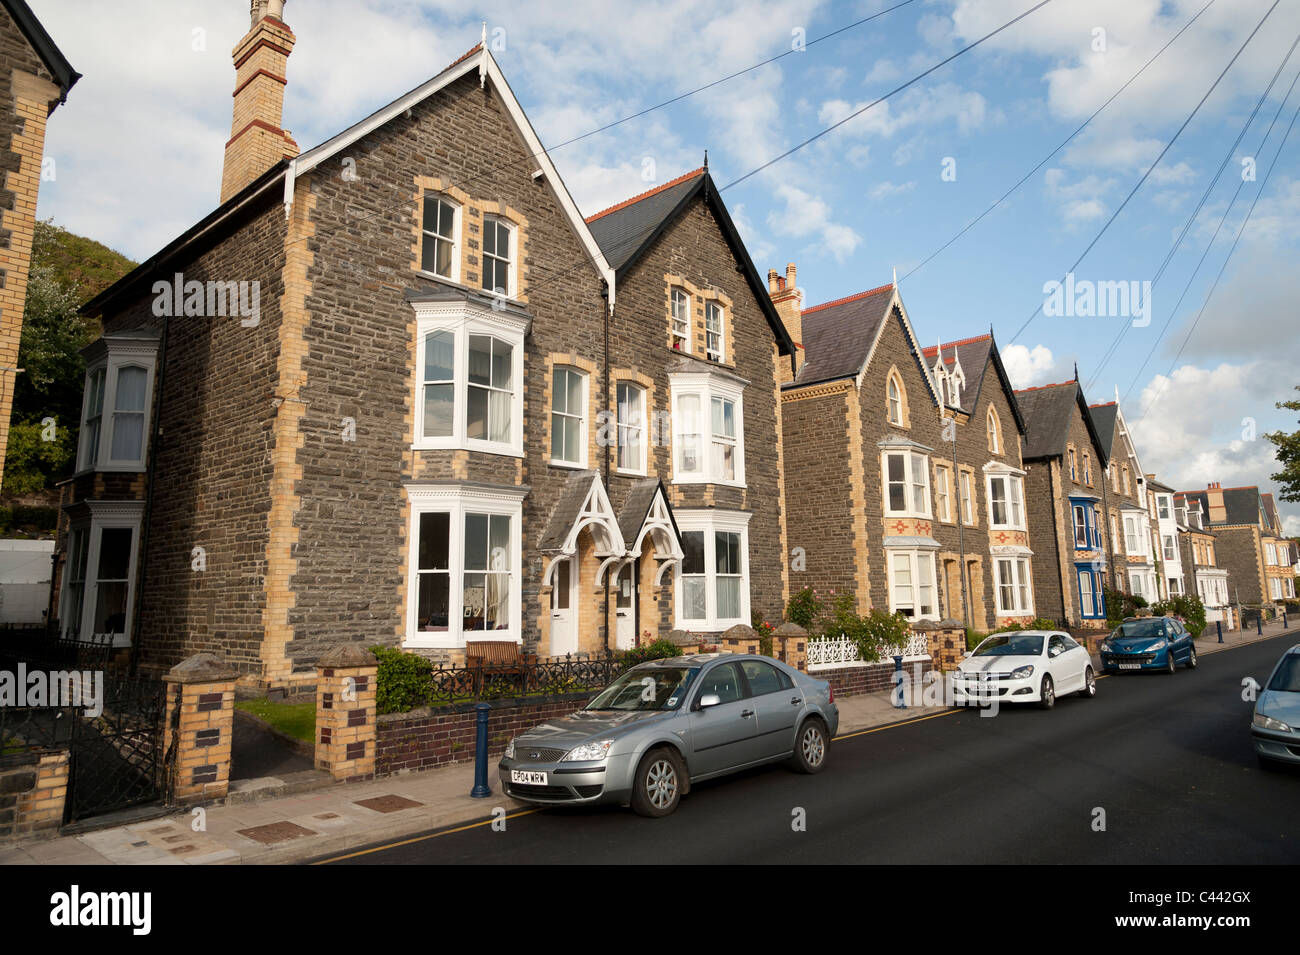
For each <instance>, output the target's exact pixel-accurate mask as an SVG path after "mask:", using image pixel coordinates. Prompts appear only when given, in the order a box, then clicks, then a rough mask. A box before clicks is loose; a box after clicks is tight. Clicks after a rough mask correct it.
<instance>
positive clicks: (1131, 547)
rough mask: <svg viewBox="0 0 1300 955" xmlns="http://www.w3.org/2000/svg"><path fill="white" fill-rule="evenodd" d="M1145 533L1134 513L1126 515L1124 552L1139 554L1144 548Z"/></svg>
mask: <svg viewBox="0 0 1300 955" xmlns="http://www.w3.org/2000/svg"><path fill="white" fill-rule="evenodd" d="M1143 543H1144V541H1143V534H1142V531H1141V528H1139V527H1138V519H1137V518H1136V517H1135V516H1133V515H1132V514H1125V515H1124V553H1126V554H1132V555H1133V556H1138V555H1141V554H1143V553H1145V551H1144V550H1143Z"/></svg>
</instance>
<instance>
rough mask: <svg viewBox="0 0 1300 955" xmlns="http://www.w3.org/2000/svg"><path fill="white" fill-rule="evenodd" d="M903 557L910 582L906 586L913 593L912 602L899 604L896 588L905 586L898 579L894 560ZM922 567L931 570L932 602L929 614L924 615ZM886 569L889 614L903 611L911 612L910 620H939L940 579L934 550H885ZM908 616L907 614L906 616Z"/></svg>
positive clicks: (891, 548) (894, 548) (889, 548)
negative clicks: (922, 608) (921, 590)
mask: <svg viewBox="0 0 1300 955" xmlns="http://www.w3.org/2000/svg"><path fill="white" fill-rule="evenodd" d="M896 557H901V558H904V559H906V560H907V562H908V572H909V578H910V582H909V583H908V584H907V585H906V586H907V587H908V588H909V589H910V590H911V591H912V598H911V601H910V602H899V601H898V600H897V597H898V594H897V592H896V588H897V587H900V586H903V585H902V584H899V583H898V581H897V579H896V568H895V566H894V558H896ZM922 565H924V566H925V567H926V568H928V569H929V572H930V584H929V588H930V600H931V607H930V612H929V613H922V612H921V611H920V609H919V606H918V605H919V604H920V588H921V583H920V576H921V575H920V570H921V567H922ZM885 568H886V571H887V578H888V587H889V612H890V613H898V612H900V611H903V610H911V611H912V615H911V616H910V617H908V619H909V620H938V619H939V617H940V613H939V578H938V574H937V573H936V569H935V559H934V551H932V550H908V549H905V548H900V547H887V548H885ZM904 616H906V614H904Z"/></svg>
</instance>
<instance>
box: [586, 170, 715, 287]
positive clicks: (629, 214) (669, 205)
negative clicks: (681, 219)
mask: <svg viewBox="0 0 1300 955" xmlns="http://www.w3.org/2000/svg"><path fill="white" fill-rule="evenodd" d="M704 172H705V170H704V167H703V166H701V167H700V168H699V169H695V170H693V171H691V172H688V173H686V174H685V175H682V176H678V177H677V178H676V179H673V180H671V181H669V182H665V183H664V184H663V185H662V186H658V187H656V188H654V189H650V190H648V191H646V192H643V193H641V194H640V195H637V196H633V197H632V198H631V199H624V200H623V201H622V202H620V203H618V204H617V205H613V206H610V207H609V208H608V209H605V210H603V211H601V212H597V213H596V214H595V215H593V216H587V220H586V221H587V225H588V226H589V227H590V228H591V234H592V235H594V236H595V237H596V242H597V243H598V244H599V245H600V248H601V251H602V252H604V253H605V258H606V259H607V260H608V261H609V264H610V265H612V266H613V267H614V268H615V269H616V270H620V271H621V270H622V269H623V268H624V266H626V265H628V264H629V263H631V262H632V261H633V260H635V259H637V258H639V257H640V254H641V252H642V251H643V250H644V249H645V247H646V246H647V245H649V242H650V239H651V238H652V237H653V236H655V235H657V234H658V233H659V231H660V230H661V227H662V226H663V225H665V224H666V223H667V222H668V220H669V219H671V218H672V216H673V214H674V213H675V212H676V210H677V208H678V206H680V205H682V204H683V200H684V199H686V198H687V197H688V196H691V195H693V194H694V192H695V188H696V186H697V185H699V183H698V182H697V181H696V180H698V179H701V178H702V177H703V176H704Z"/></svg>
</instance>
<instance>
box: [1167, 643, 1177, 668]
mask: <svg viewBox="0 0 1300 955" xmlns="http://www.w3.org/2000/svg"><path fill="white" fill-rule="evenodd" d="M1165 672H1166V673H1177V672H1178V662H1177V661H1176V660H1174V648H1173V647H1169V648H1168V649H1167V650H1165Z"/></svg>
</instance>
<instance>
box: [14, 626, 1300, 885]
mask: <svg viewBox="0 0 1300 955" xmlns="http://www.w3.org/2000/svg"><path fill="white" fill-rule="evenodd" d="M1297 623H1300V621H1297ZM1282 632H1283V628H1282V625H1281V623H1280V622H1278V623H1274V624H1266V625H1265V626H1264V633H1263V635H1262V636H1259V635H1257V634H1256V632H1255V630H1254V629H1253V628H1252V629H1248V630H1246V631H1245V632H1238V631H1233V632H1231V633H1229V632H1225V633H1224V636H1223V639H1224V643H1223V644H1222V645H1220V644H1218V643H1217V637H1216V635H1215V632H1214V629H1213V627H1211V628H1210V629H1209V630H1208V631H1207V633H1206V635H1205V636H1203V637H1202V638H1201V639H1200V640H1198V641H1197V649H1198V651H1199V652H1200V653H1214V652H1217V651H1219V650H1227V649H1231V648H1233V647H1237V646H1242V645H1244V644H1246V643H1252V642H1255V641H1256V640H1261V639H1263V640H1267V639H1269V638H1271V637H1276V636H1278V635H1279V634H1281V633H1282ZM909 676H910V674H909ZM836 703H837V704H838V705H839V708H840V727H839V735H840V736H845V735H848V734H851V733H858V732H861V731H863V730H869V729H872V728H874V727H879V726H885V725H887V724H889V723H896V722H900V721H901V720H910V719H917V718H919V717H924V716H931V715H934V714H936V713H942V712H944V711H945V710H947V709H948V707H945V706H930V707H926V706H914V707H910V708H909V709H907V710H898V709H895V708H894V706H893V705H892V703H891V702H890V691H888V690H883V691H880V692H877V693H867V694H863V695H860V696H847V697H845V696H842V697H840V698H838V699H837V700H836ZM473 784H474V767H473V764H471V763H465V764H458V765H455V766H448V767H445V768H442V769H436V770H431V771H428V772H423V773H411V774H407V775H403V776H390V777H387V778H385V779H379V780H375V781H373V782H365V783H345V784H339V785H334V786H329V787H327V788H324V789H318V790H314V791H310V792H305V793H299V794H296V795H287V796H280V797H276V798H270V799H263V800H258V801H252V802H241V803H237V804H234V805H221V806H209V807H207V808H206V810H205V811H204V817H205V818H204V820H203V822H204V825H205V829H204V831H195V830H194V829H193V828H192V826H193V825H194V824H195V823H196V822H197V818H196V816H195V815H193V814H192V813H190V812H177V813H173V814H171V815H167V816H163V817H161V818H156V819H152V820H150V821H147V822H139V823H134V824H131V825H124V826H118V827H115V828H111V829H101V830H98V831H95V832H87V833H82V834H80V835H69V836H61V837H59V838H57V839H39V840H27V841H24V842H20V843H17V844H12V845H7V846H4V847H0V865H33V864H35V865H208V864H241V863H242V864H256V863H263V864H274V863H288V862H302V861H305V860H308V859H315V858H319V857H322V856H328V855H332V854H342V853H346V852H348V851H350V850H354V849H359V848H361V847H363V846H368V845H373V844H375V843H378V842H383V841H395V840H399V839H402V838H405V837H410V836H415V835H418V834H420V833H425V832H428V831H430V830H434V829H440V828H444V827H448V826H457V825H474V824H484V822H485V820H489V819H490V818H491V816H492V814H493V812H494V810H496V809H498V808H501V809H504V810H505V811H506V813H507V815H512V814H514V813H518V812H527V811H529V807H528V806H526V805H524V804H523V803H519V802H516V801H514V800H512V799H509V798H506V797H504V796H502V795H501V794H500V792H499V788H500V783H499V782H498V780H497V779H496V761H495V760H493V761H492V763H491V765H490V766H489V784H490V785H491V786H492V789H493V795H492V796H491V797H489V798H487V799H472V798H471V797H470V796H469V791H470V788H471V787H472V786H473Z"/></svg>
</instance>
